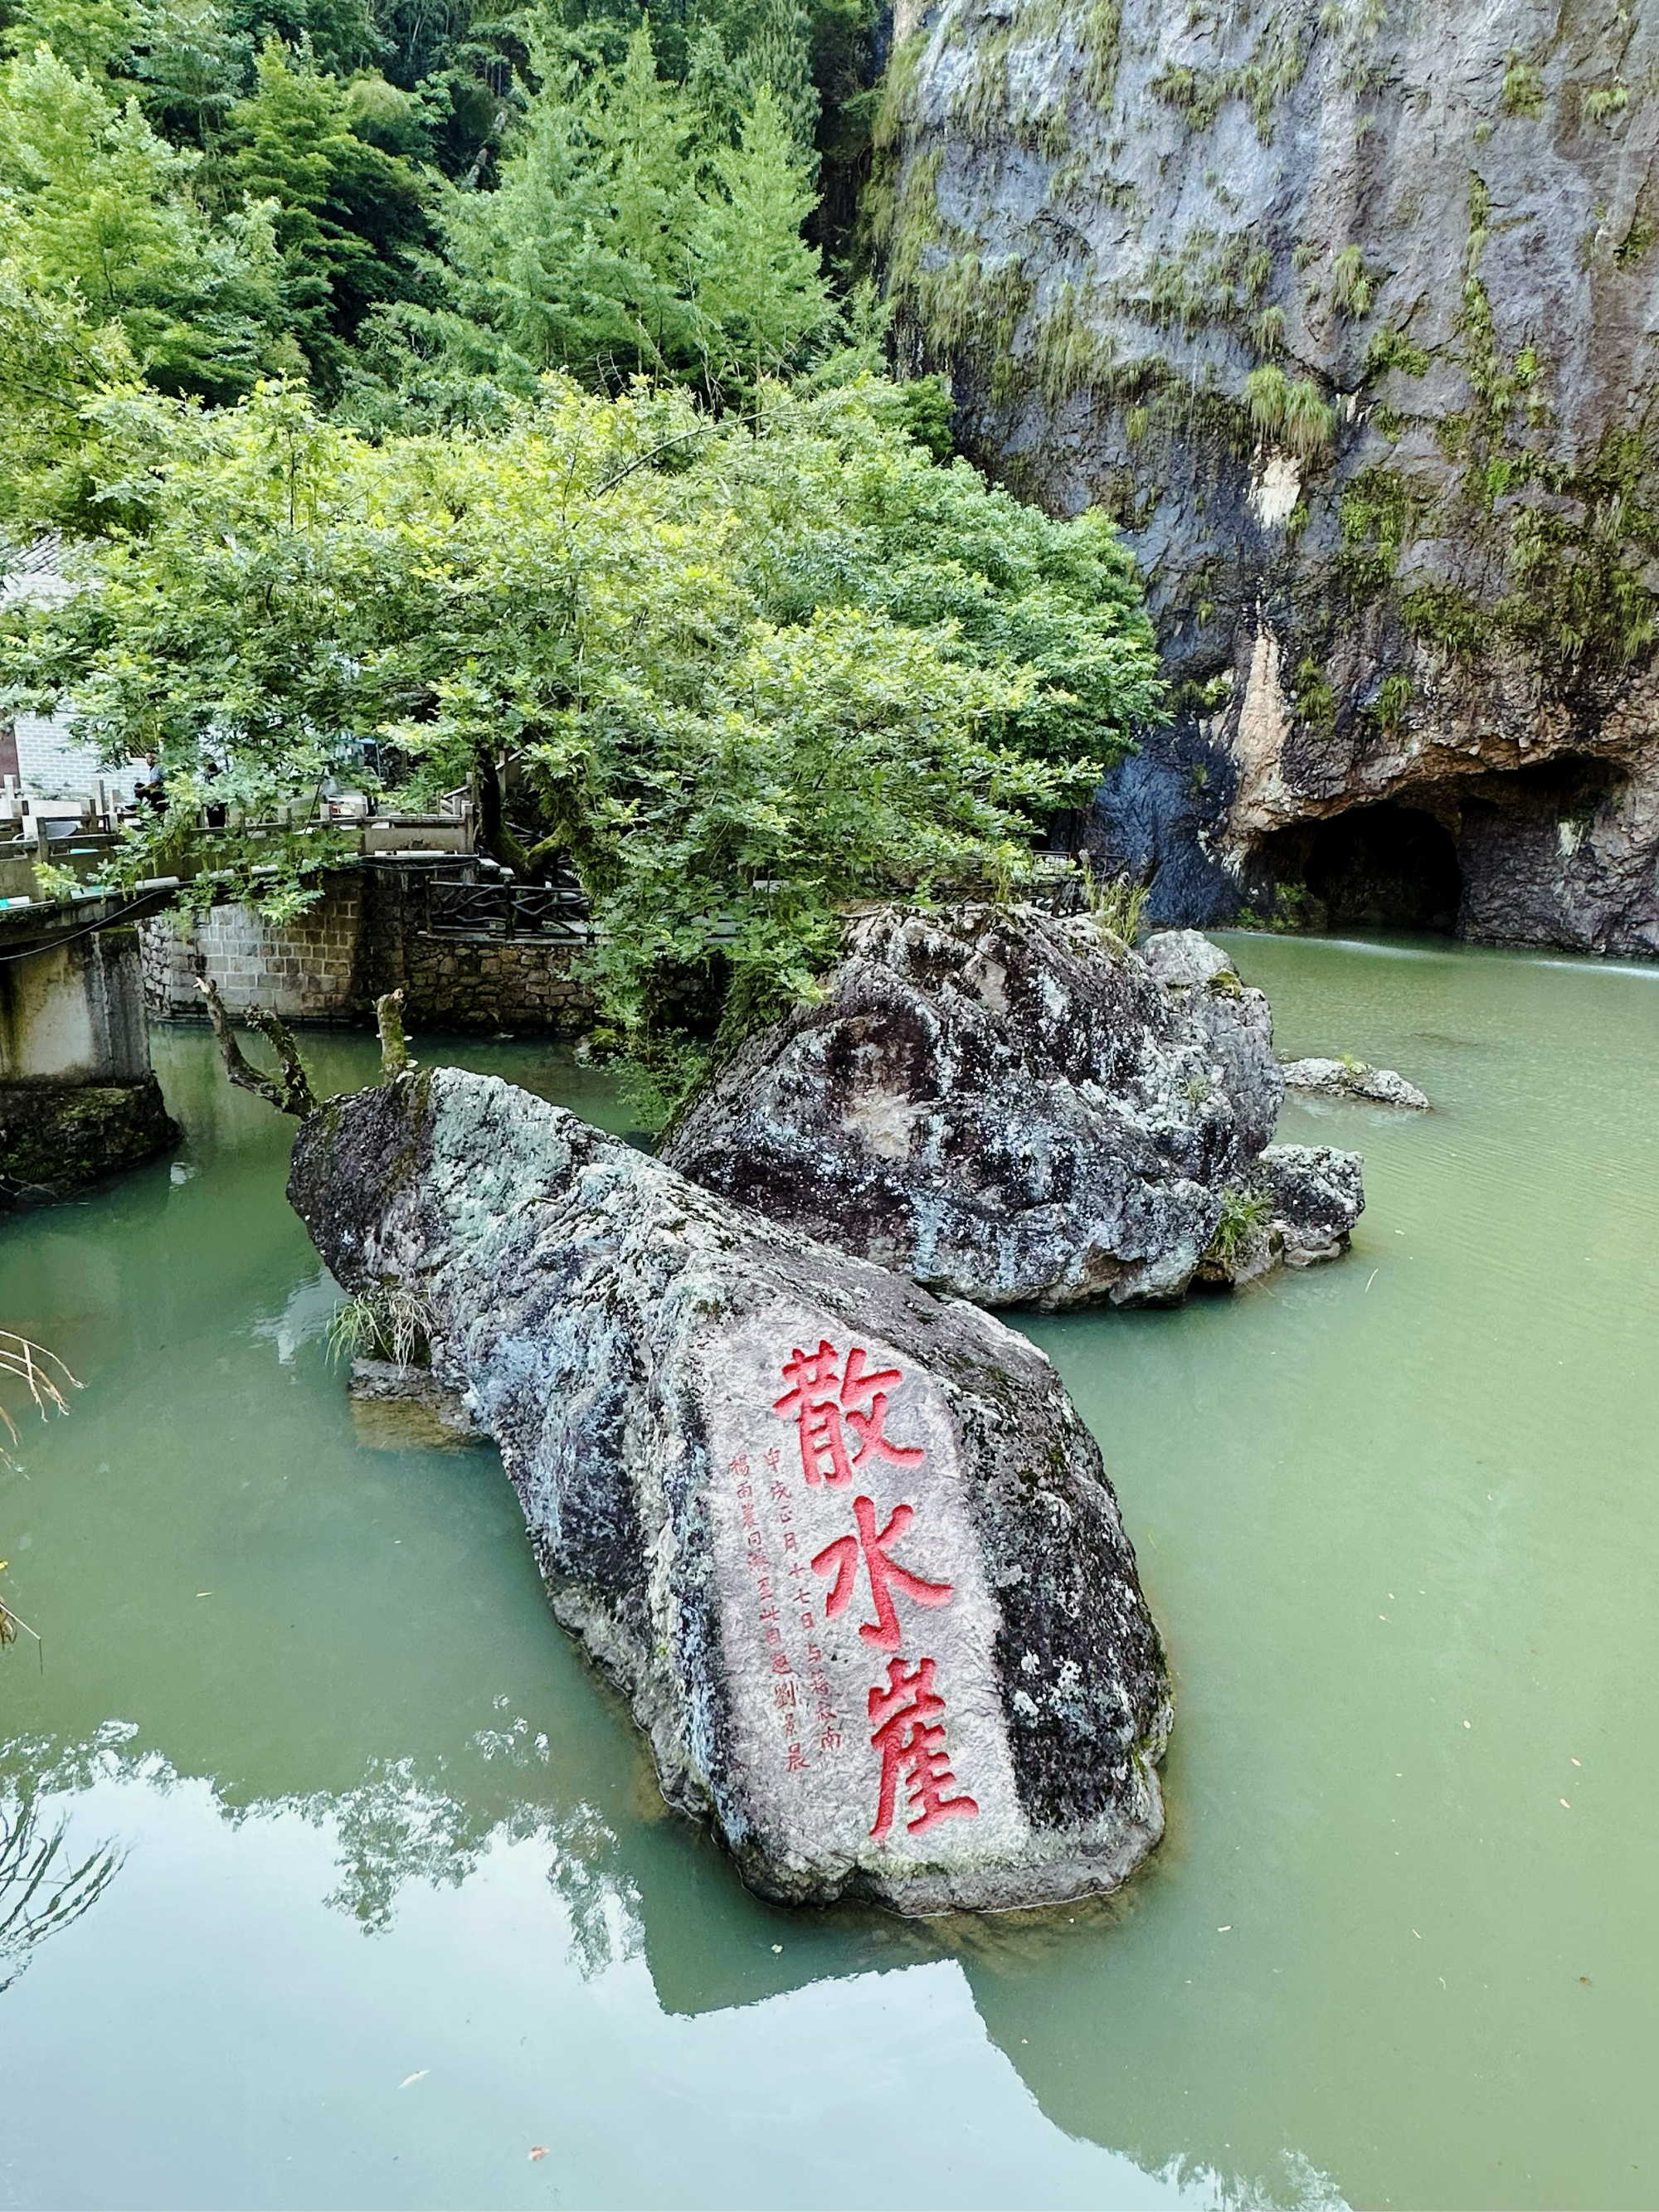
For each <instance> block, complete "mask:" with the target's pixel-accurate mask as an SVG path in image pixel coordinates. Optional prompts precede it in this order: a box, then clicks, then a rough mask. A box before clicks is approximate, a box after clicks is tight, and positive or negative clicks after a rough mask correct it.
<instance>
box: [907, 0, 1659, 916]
mask: <svg viewBox="0 0 1659 2212" xmlns="http://www.w3.org/2000/svg"><path fill="white" fill-rule="evenodd" d="M897 27H898V28H900V29H901V30H902V29H903V28H904V25H903V24H902V22H901V23H900V24H899V25H898V26H897ZM880 135H881V149H880V153H879V156H878V173H877V175H876V178H875V179H874V184H873V195H874V197H873V204H874V210H875V226H876V230H877V234H878V238H879V239H880V240H881V242H882V246H883V250H884V253H885V256H886V265H887V268H888V272H889V278H890V285H891V287H892V289H893V290H894V292H895V294H896V296H897V298H898V300H899V302H900V326H901V329H902V331H903V332H904V333H905V335H906V338H907V342H908V344H909V345H910V347H911V348H912V349H913V354H914V358H915V361H916V362H917V364H918V365H924V364H930V365H933V366H939V367H943V368H946V369H947V370H948V371H949V373H950V374H951V380H952V385H953V388H954V391H955V393H956V397H957V403H958V407H959V410H960V422H961V425H962V434H963V438H964V441H965V442H966V443H967V444H968V446H969V450H971V451H972V452H973V453H975V456H976V458H978V459H981V461H982V462H984V463H985V464H986V465H988V466H989V467H990V468H991V469H993V470H994V471H995V472H996V473H998V474H999V475H1000V476H1002V477H1005V478H1006V480H1008V481H1009V482H1010V483H1012V484H1014V486H1015V487H1016V488H1017V489H1020V490H1022V491H1024V492H1025V493H1027V494H1028V495H1031V496H1034V497H1036V498H1037V499H1039V500H1040V501H1042V502H1043V503H1044V504H1045V505H1047V506H1049V507H1053V508H1054V509H1056V510H1072V509H1075V508H1079V507H1083V506H1085V505H1086V504H1089V503H1091V502H1093V503H1097V504H1103V505H1106V506H1108V507H1111V508H1112V509H1113V510H1114V511H1115V513H1116V514H1117V515H1118V517H1119V518H1120V520H1121V523H1122V525H1123V527H1124V529H1125V531H1126V532H1127V536H1128V538H1129V540H1130V542H1131V543H1132V544H1133V546H1134V547H1135V549H1136V550H1137V551H1138V553H1139V556H1140V558H1141V560H1142V562H1143V563H1144V565H1145V567H1146V571H1147V574H1148V580H1149V588H1150V592H1151V595H1152V605H1153V609H1154V611H1155V614H1156V616H1157V618H1158V623H1159V627H1160V632H1161V635H1162V638H1163V641H1164V647H1165V651H1166V653H1167V656H1168V663H1169V668H1170V676H1171V678H1172V682H1173V690H1174V700H1175V704H1176V708H1177V709H1178V712H1177V715H1176V720H1175V722H1174V724H1173V726H1171V728H1170V730H1168V731H1167V732H1164V733H1162V734H1160V735H1158V737H1156V738H1153V739H1152V741H1151V742H1149V743H1148V744H1147V745H1146V747H1145V749H1144V750H1143V751H1142V753H1141V754H1140V756H1139V757H1138V758H1136V759H1134V760H1132V761H1130V762H1129V763H1127V764H1126V765H1125V766H1124V767H1122V768H1121V769H1119V770H1118V771H1117V772H1116V773H1115V775H1114V777H1113V779H1112V781H1111V782H1110V784H1109V786H1108V787H1107V789H1106V791H1105V793H1103V799H1102V803H1101V806H1100V808H1099V810H1098V817H1097V822H1096V823H1095V827H1094V842H1096V843H1097V845H1098V846H1099V848H1101V849H1102V850H1103V851H1104V852H1106V853H1107V854H1109V855H1110V856H1111V857H1114V858H1115V859H1118V860H1122V861H1126V862H1127V863H1129V864H1130V865H1132V866H1134V867H1135V868H1136V869H1137V870H1139V872H1143V873H1146V874H1148V875H1150V876H1151V878H1152V883H1153V886H1154V889H1153V897H1152V914H1153V915H1155V916H1156V917H1157V918H1158V919H1159V920H1163V921H1177V920H1178V921H1199V922H1206V921H1222V920H1224V919H1226V918H1228V917H1230V916H1231V915H1236V914H1237V912H1238V910H1239V909H1240V908H1241V907H1243V908H1256V909H1258V910H1259V911H1261V912H1263V913H1265V914H1267V915H1273V914H1274V913H1275V910H1277V913H1278V915H1280V916H1282V917H1283V918H1285V919H1291V920H1294V919H1297V918H1298V917H1299V918H1303V919H1306V920H1309V921H1316V922H1328V923H1333V924H1338V925H1340V923H1342V922H1345V921H1378V922H1389V921H1393V922H1399V923H1404V924H1418V925H1420V926H1430V927H1432V926H1455V927H1459V928H1460V929H1461V930H1462V932H1463V933H1466V934H1468V935H1470V936H1474V937H1480V938H1486V939H1498V940H1504V939H1510V940H1516V941H1546V942H1552V943H1557V944H1562V945H1574V946H1580V947H1583V948H1586V949H1592V950H1596V951H1611V952H1622V953H1637V954H1648V955H1651V954H1653V953H1654V952H1656V951H1659V879H1656V860H1659V675H1656V671H1655V667H1654V654H1653V636H1654V629H1655V609H1656V598H1655V595H1656V592H1659V471H1656V453H1655V444H1654V437H1655V422H1654V393H1655V386H1654V384H1653V380H1652V375H1651V359H1650V356H1651V348H1652V342H1653V339H1654V337H1655V332H1656V324H1659V179H1656V173H1655V162H1654V149H1655V146H1656V143H1659V9H1655V8H1653V7H1652V6H1645V5H1644V6H1639V7H1638V6H1632V7H1629V8H1623V7H1620V6H1619V5H1618V4H1616V0H1442V4H1440V5H1438V6H1429V5H1426V4H1423V0H1323V4H1318V0H1279V4H1278V5H1274V4H1272V0H1268V3H1267V4H1266V5H1263V4H1256V5H1254V6H1252V5H1250V4H1249V0H1214V4H1209V0H1188V4H1187V5H1185V6H1180V7H1174V8H1164V7H1161V6H1158V5H1154V4H1152V0H1121V5H1120V4H1119V3H1118V0H942V4H941V5H939V6H938V7H937V8H935V9H933V10H931V11H930V12H928V13H927V15H924V16H923V17H921V20H920V21H919V23H917V24H916V25H915V27H914V28H912V29H911V30H910V33H909V36H908V38H907V39H905V40H904V41H903V42H902V44H901V45H900V46H899V47H898V49H897V51H896V54H895V58H894V62H893V64H892V67H891V69H890V75H889V82H888V88H887V93H886V111H885V114H884V120H883V125H882V131H881V134H880Z"/></svg>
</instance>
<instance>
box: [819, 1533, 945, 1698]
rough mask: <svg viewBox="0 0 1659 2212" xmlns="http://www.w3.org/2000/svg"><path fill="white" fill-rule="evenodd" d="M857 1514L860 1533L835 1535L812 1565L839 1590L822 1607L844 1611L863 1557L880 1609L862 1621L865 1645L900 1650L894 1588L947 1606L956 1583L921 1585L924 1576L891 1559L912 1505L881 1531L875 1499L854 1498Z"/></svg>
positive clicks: (918, 1600) (919, 1600)
mask: <svg viewBox="0 0 1659 2212" xmlns="http://www.w3.org/2000/svg"><path fill="white" fill-rule="evenodd" d="M853 1516H854V1519H855V1520H856V1521H857V1522H858V1524H859V1533H858V1534H857V1535H856V1536H837V1537H836V1541H835V1542H834V1543H833V1544H826V1545H825V1546H824V1547H823V1550H822V1551H821V1552H820V1553H818V1555H817V1558H816V1559H814V1560H813V1562H812V1567H813V1571H814V1572H815V1573H817V1574H820V1575H829V1574H833V1575H834V1577H835V1578H836V1580H835V1587H834V1588H833V1589H831V1590H830V1593H829V1597H828V1599H827V1600H826V1601H825V1603H824V1607H823V1609H824V1611H825V1613H829V1614H830V1615H831V1616H832V1617H833V1616H834V1615H835V1614H836V1613H845V1612H846V1610H847V1608H848V1606H849V1605H850V1604H851V1602H852V1599H853V1584H854V1581H855V1580H856V1579H857V1577H858V1571H859V1555H860V1553H863V1555H864V1564H865V1566H866V1570H867V1571H868V1573H869V1577H870V1596H871V1601H872V1603H873V1605H874V1606H875V1608H876V1617H875V1619H874V1620H866V1621H865V1622H864V1623H862V1625H861V1626H860V1629H859V1634H860V1636H862V1637H863V1638H865V1639H866V1642H867V1643H871V1644H876V1645H877V1646H878V1648H879V1649H880V1650H884V1651H896V1650H898V1648H899V1645H900V1644H901V1643H902V1641H903V1635H902V1631H901V1630H900V1627H899V1624H898V1614H897V1613H896V1611H895V1610H894V1607H893V1598H892V1591H893V1589H894V1588H895V1587H896V1588H897V1589H900V1590H901V1591H902V1593H903V1594H904V1595H905V1596H906V1597H908V1598H909V1599H910V1600H911V1601H912V1602H913V1603H914V1604H916V1605H948V1604H949V1603H950V1601H951V1590H952V1589H954V1588H955V1584H954V1583H927V1582H923V1580H922V1579H921V1576H920V1575H913V1574H912V1573H911V1572H910V1571H909V1569H908V1567H902V1566H900V1565H899V1564H898V1562H897V1560H896V1559H890V1558H889V1557H888V1555H887V1554H888V1548H889V1547H890V1545H893V1544H896V1543H897V1541H898V1540H899V1538H900V1537H901V1536H902V1534H904V1532H905V1530H906V1529H907V1528H908V1527H909V1525H910V1523H911V1522H913V1521H914V1520H915V1517H916V1514H915V1507H914V1506H913V1505H896V1506H895V1507H894V1508H893V1510H892V1512H891V1513H890V1515H889V1516H888V1521H887V1526H886V1527H885V1528H883V1529H882V1530H880V1531H879V1533H878V1530H877V1528H876V1508H875V1501H874V1500H873V1499H872V1498H854V1500H853ZM929 1663H930V1664H931V1663H932V1662H929Z"/></svg>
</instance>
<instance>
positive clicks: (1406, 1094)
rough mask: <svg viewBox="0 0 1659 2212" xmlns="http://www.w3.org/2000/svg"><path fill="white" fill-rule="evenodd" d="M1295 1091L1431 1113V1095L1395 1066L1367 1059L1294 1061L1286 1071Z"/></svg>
mask: <svg viewBox="0 0 1659 2212" xmlns="http://www.w3.org/2000/svg"><path fill="white" fill-rule="evenodd" d="M1285 1086H1286V1088H1287V1089H1289V1090H1291V1091H1323V1092H1324V1093H1325V1094H1326V1096H1327V1097H1332V1098H1364V1099H1368V1100H1370V1103H1372V1104H1373V1105H1376V1106H1404V1107H1407V1108H1408V1109H1410V1110H1411V1112H1413V1114H1426V1113H1427V1112H1428V1110H1429V1101H1428V1097H1427V1094H1426V1093H1425V1092H1424V1091H1419V1089H1418V1087H1417V1085H1415V1084H1414V1083H1407V1080H1406V1079H1405V1077H1404V1076H1403V1075H1397V1074H1396V1073H1395V1071H1394V1069H1393V1068H1391V1067H1368V1066H1366V1064H1365V1062H1364V1060H1291V1061H1290V1062H1289V1063H1288V1064H1287V1066H1285Z"/></svg>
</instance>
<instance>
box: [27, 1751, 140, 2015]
mask: <svg viewBox="0 0 1659 2212" xmlns="http://www.w3.org/2000/svg"><path fill="white" fill-rule="evenodd" d="M67 1832H68V1822H67V1821H66V1820H59V1821H58V1822H57V1823H55V1824H54V1823H53V1822H52V1820H50V1819H49V1818H47V1819H43V1818H42V1815H41V1812H40V1804H39V1802H38V1800H37V1798H36V1797H35V1796H34V1795H33V1792H32V1791H31V1790H27V1789H26V1790H21V1791H17V1792H15V1793H11V1794H5V1793H0V1993H3V1991H5V1990H9V1988H10V1987H11V1985H12V1984H13V1983H14V1982H15V1980H16V1979H17V1977H18V1976H19V1974H21V1972H22V1971H23V1969H24V1967H25V1966H27V1964H28V1963H29V1960H30V1959H31V1958H32V1957H33V1955H34V1953H35V1951H36V1949H37V1948H39V1947H40V1944H42V1943H44V1942H46V1938H47V1937H48V1936H54V1935H56V1934H58V1931H59V1930H60V1929H64V1928H68V1927H71V1926H72V1925H73V1924H74V1923H75V1922H76V1921H77V1920H78V1919H79V1918H80V1917H81V1916H82V1913H83V1912H88V1911H91V1909H92V1907H93V1906H94V1905H96V1903H97V1902H98V1900H99V1899H100V1897H101V1896H102V1895H103V1893H104V1892H105V1891H106V1889H107V1888H108V1887H109V1885H110V1883H111V1882H112V1881H113V1880H114V1879H115V1871H116V1869H117V1868H118V1866H119V1864H120V1863H121V1862H120V1858H119V1856H118V1853H117V1852H115V1851H114V1850H111V1849H110V1848H108V1847H107V1846H103V1847H100V1848H94V1850H91V1851H89V1852H88V1854H87V1856H86V1857H84V1858H83V1859H81V1860H79V1861H78V1862H77V1861H76V1858H75V1856H74V1854H73V1852H71V1851H70V1850H69V1849H68V1846H67V1841H66V1838H67Z"/></svg>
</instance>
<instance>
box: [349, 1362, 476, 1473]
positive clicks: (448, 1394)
mask: <svg viewBox="0 0 1659 2212" xmlns="http://www.w3.org/2000/svg"><path fill="white" fill-rule="evenodd" d="M350 1398H351V1418H352V1425H353V1427H354V1428H355V1429H356V1432H357V1441H358V1443H362V1444H367V1445H368V1447H369V1448H370V1449H371V1450H374V1451H419V1450H433V1449H436V1450H440V1451H444V1450H453V1449H456V1448H457V1447H458V1446H459V1445H462V1444H474V1443H482V1442H483V1431H482V1430H481V1429H480V1428H479V1426H478V1425H477V1422H476V1421H475V1420H474V1419H473V1418H472V1416H471V1413H469V1412H468V1411H467V1408H466V1405H465V1401H464V1400H463V1399H462V1397H461V1395H460V1394H459V1391H456V1390H451V1389H446V1388H445V1386H444V1385H443V1383H441V1382H440V1381H439V1379H438V1377H437V1376H435V1374H434V1373H433V1372H432V1370H431V1369H430V1368H429V1367H421V1366H416V1365H415V1364H412V1363H411V1362H409V1361H407V1360H400V1359H354V1360H353V1361H352V1363H351V1383H350Z"/></svg>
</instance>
